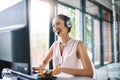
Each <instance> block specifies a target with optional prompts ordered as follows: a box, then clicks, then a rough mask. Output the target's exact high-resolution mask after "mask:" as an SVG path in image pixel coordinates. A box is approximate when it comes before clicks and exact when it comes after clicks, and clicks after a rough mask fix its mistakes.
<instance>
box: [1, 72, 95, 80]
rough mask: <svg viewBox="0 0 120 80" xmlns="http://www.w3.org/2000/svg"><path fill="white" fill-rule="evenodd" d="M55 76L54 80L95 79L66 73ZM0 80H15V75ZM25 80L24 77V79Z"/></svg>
mask: <svg viewBox="0 0 120 80" xmlns="http://www.w3.org/2000/svg"><path fill="white" fill-rule="evenodd" d="M55 77H57V79H56V80H95V79H92V78H87V77H73V76H71V75H68V74H64V73H62V74H59V75H55ZM0 80H17V77H16V76H12V75H11V76H10V75H8V76H7V75H6V76H4V77H3V79H0ZM25 80H26V79H25ZM27 80H30V79H27Z"/></svg>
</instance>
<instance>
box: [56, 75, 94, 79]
mask: <svg viewBox="0 0 120 80" xmlns="http://www.w3.org/2000/svg"><path fill="white" fill-rule="evenodd" d="M55 76H56V77H57V80H95V79H93V78H88V77H74V76H72V75H69V74H65V73H61V74H58V75H55Z"/></svg>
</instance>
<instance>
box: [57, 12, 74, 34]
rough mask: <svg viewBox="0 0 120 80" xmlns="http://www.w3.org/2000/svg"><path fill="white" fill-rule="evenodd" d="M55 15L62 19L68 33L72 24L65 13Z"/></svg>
mask: <svg viewBox="0 0 120 80" xmlns="http://www.w3.org/2000/svg"><path fill="white" fill-rule="evenodd" d="M56 17H58V18H60V19H62V20H63V21H64V24H65V26H67V28H68V33H69V32H70V31H71V27H72V25H71V23H70V18H69V17H68V16H66V15H63V14H58V15H57V16H56Z"/></svg>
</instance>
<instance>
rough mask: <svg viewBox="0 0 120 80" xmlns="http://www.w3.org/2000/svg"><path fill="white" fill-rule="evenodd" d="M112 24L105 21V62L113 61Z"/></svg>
mask: <svg viewBox="0 0 120 80" xmlns="http://www.w3.org/2000/svg"><path fill="white" fill-rule="evenodd" d="M111 33H112V32H111V24H110V23H108V22H106V21H104V22H103V40H104V41H103V45H104V63H105V64H107V63H110V62H111V61H112V44H111V43H112V38H111Z"/></svg>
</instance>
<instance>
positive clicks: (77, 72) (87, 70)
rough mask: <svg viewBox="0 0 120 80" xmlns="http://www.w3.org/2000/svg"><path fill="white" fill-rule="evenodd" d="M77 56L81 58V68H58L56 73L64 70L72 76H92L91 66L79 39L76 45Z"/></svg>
mask: <svg viewBox="0 0 120 80" xmlns="http://www.w3.org/2000/svg"><path fill="white" fill-rule="evenodd" d="M77 55H78V56H77V57H79V58H80V59H81V62H82V64H83V69H79V68H78V69H71V68H59V71H58V73H60V72H64V73H67V74H71V75H74V76H83V77H91V78H92V77H93V68H92V64H91V62H90V59H89V57H88V54H87V50H86V48H85V46H84V44H83V42H82V41H79V43H78V46H77Z"/></svg>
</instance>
